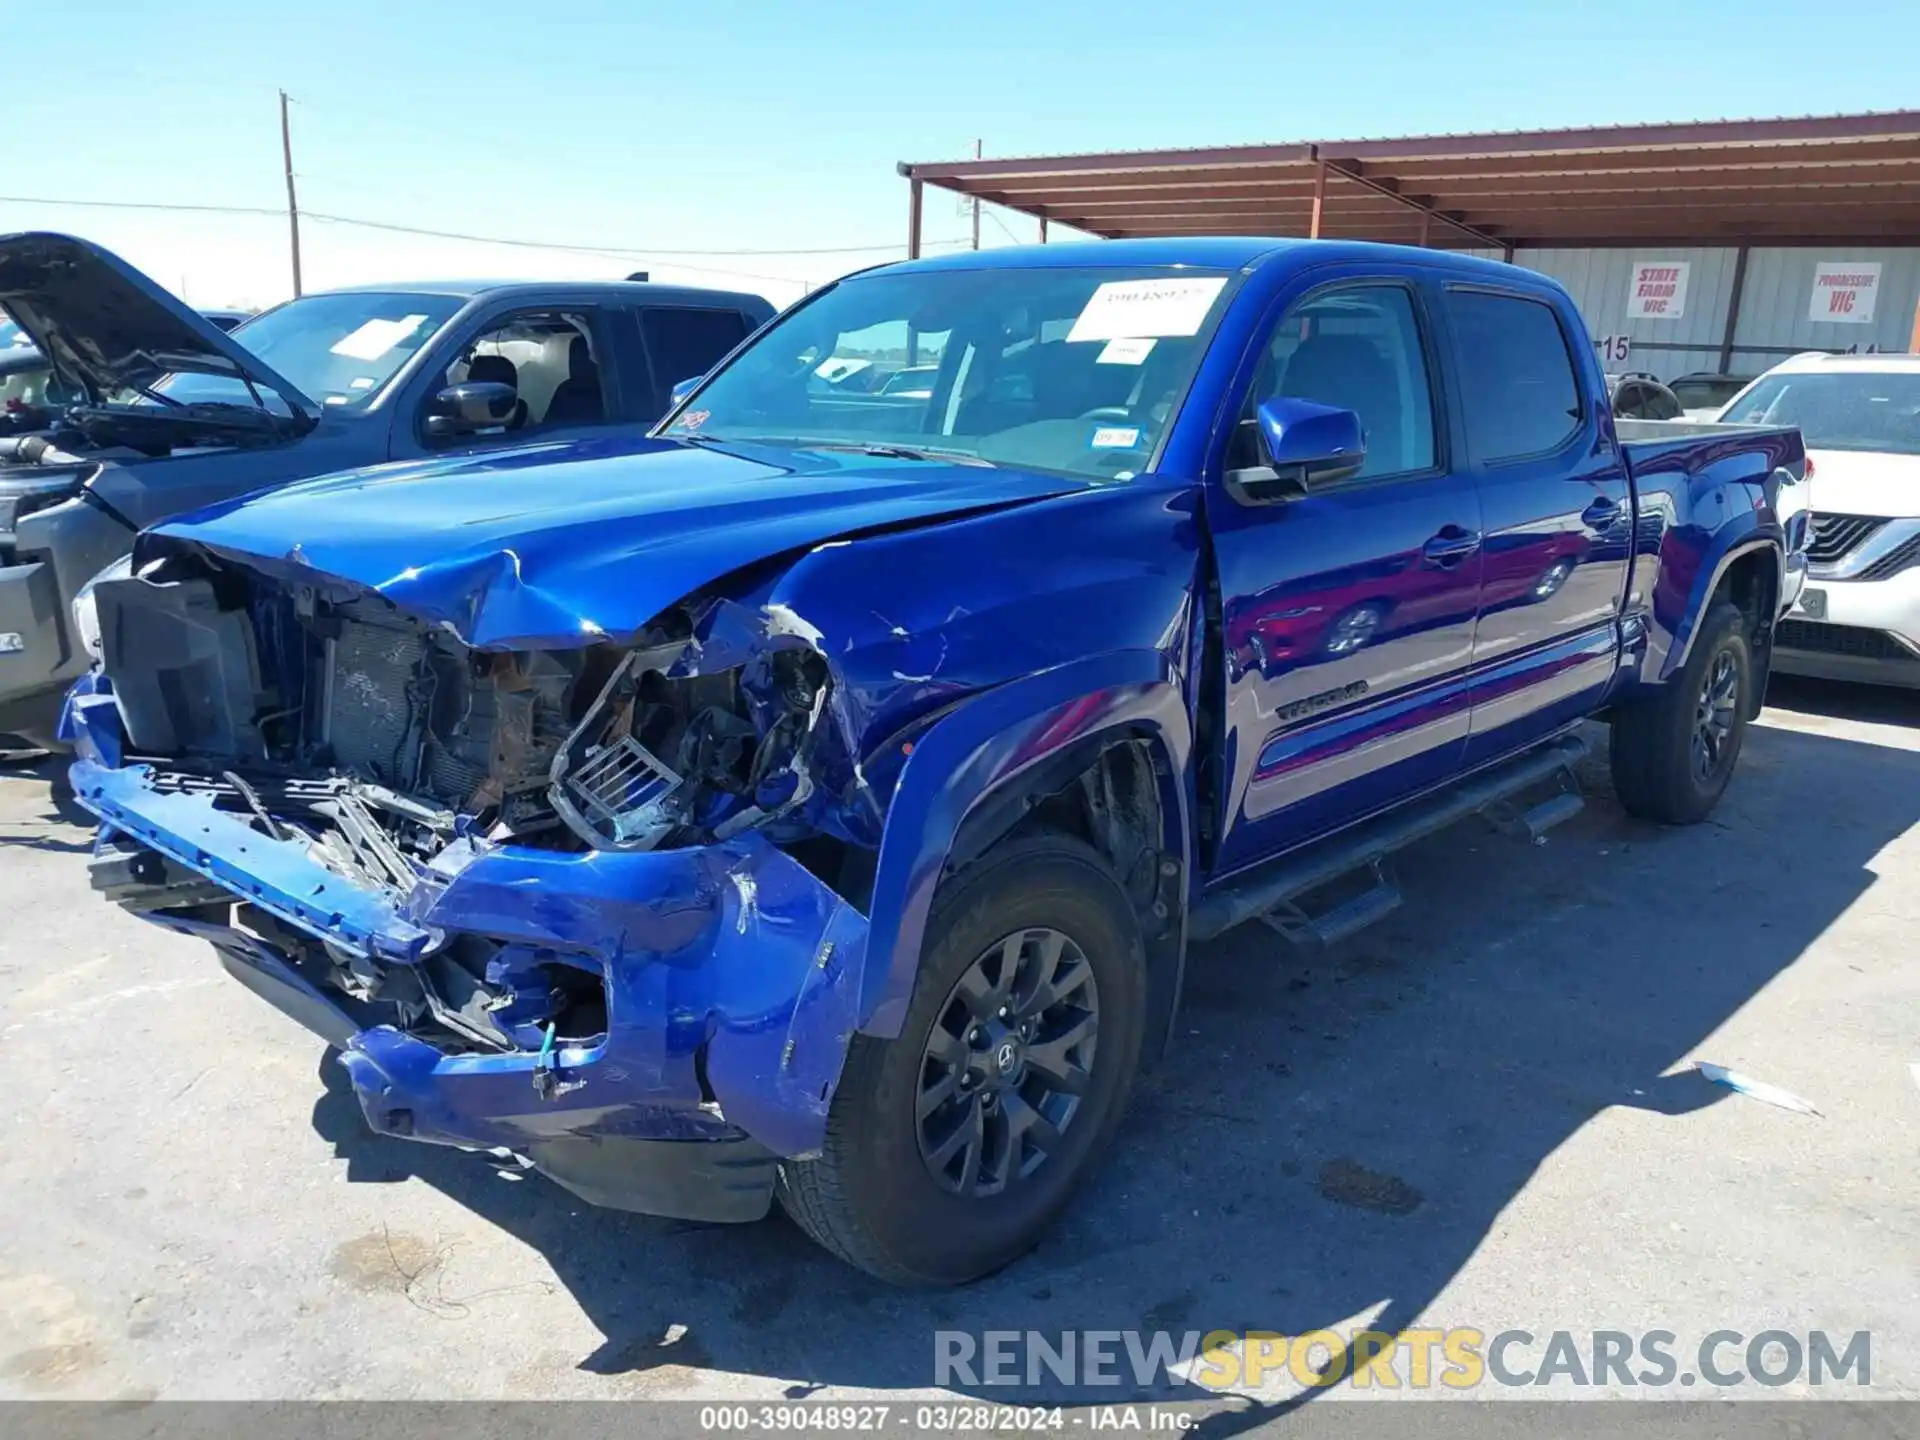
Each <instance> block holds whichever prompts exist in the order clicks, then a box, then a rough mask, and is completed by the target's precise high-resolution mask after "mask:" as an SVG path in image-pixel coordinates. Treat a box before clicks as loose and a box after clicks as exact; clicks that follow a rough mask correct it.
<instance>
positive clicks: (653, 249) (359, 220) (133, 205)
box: [0, 195, 965, 279]
mask: <svg viewBox="0 0 1920 1440" xmlns="http://www.w3.org/2000/svg"><path fill="white" fill-rule="evenodd" d="M0 204H7V205H71V206H78V207H81V208H83V209H93V210H161V211H177V212H182V213H188V214H204V215H271V216H273V217H274V218H275V219H279V218H281V217H283V216H284V215H285V214H286V212H285V211H284V210H275V209H270V208H268V207H266V206H262V205H190V204H185V203H179V202H171V203H161V202H159V201H141V200H66V199H56V198H53V197H49V196H44V195H0ZM301 214H302V215H303V216H304V217H305V218H306V219H308V220H324V221H326V222H327V223H329V224H332V225H351V226H355V227H358V228H360V229H363V230H384V231H388V232H390V233H393V234H397V235H422V236H426V237H429V238H431V239H435V240H463V241H467V242H468V243H471V244H477V245H508V246H512V247H514V248H516V249H522V250H562V251H571V252H573V253H575V254H580V255H611V256H623V257H634V256H638V257H642V258H645V257H649V256H656V255H700V256H704V257H706V258H708V259H730V258H733V257H736V256H737V257H739V258H742V259H751V258H754V257H756V256H757V257H760V258H763V259H777V258H779V257H781V256H786V255H802V256H805V255H879V254H885V253H887V252H890V251H894V250H901V249H904V248H905V247H904V246H902V245H899V244H897V243H896V244H890V245H829V246H822V247H818V248H814V249H792V250H709V249H698V248H695V249H675V248H672V247H667V246H659V245H650V246H645V247H641V246H629V245H579V244H572V243H569V242H566V241H555V240H522V239H516V238H511V237H508V236H503V235H474V234H471V233H467V232H464V231H458V230H435V229H431V228H429V227H427V226H423V225H400V224H396V223H394V222H392V221H387V220H368V219H365V218H364V217H361V216H357V215H333V214H328V213H325V212H323V211H319V210H303V211H302V212H301ZM924 243H926V244H928V245H961V244H964V243H965V241H963V240H961V239H958V238H954V239H946V240H929V241H926V242H924ZM679 268H681V269H686V270H691V269H695V268H697V267H695V266H691V265H683V266H680V267H679ZM763 278H774V279H778V278H781V277H778V276H774V277H763Z"/></svg>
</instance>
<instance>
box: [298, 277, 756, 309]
mask: <svg viewBox="0 0 1920 1440" xmlns="http://www.w3.org/2000/svg"><path fill="white" fill-rule="evenodd" d="M583 290H584V291H594V292H606V293H608V294H610V295H616V296H619V295H624V296H627V297H629V298H631V299H634V300H648V301H651V302H653V303H654V304H659V303H660V302H662V301H675V300H678V301H685V302H687V303H693V304H703V305H711V304H712V303H713V302H715V301H716V300H730V301H741V300H750V301H753V302H754V303H755V304H756V305H766V304H767V303H768V302H767V300H766V298H765V297H764V296H760V295H755V294H752V293H751V292H749V291H745V290H711V289H707V288H705V287H703V286H698V285H662V284H659V283H658V282H656V281H651V280H647V281H640V280H396V281H392V282H390V283H387V284H381V285H342V286H339V287H338V288H337V289H333V290H327V291H309V292H308V294H309V295H310V296H311V295H315V294H327V295H446V296H451V297H453V298H455V299H459V300H477V299H479V298H480V297H481V296H483V295H485V296H488V297H498V296H505V297H506V298H508V299H525V300H540V299H543V298H545V297H547V296H551V295H556V294H560V293H563V292H564V293H568V294H578V293H579V292H581V291H583Z"/></svg>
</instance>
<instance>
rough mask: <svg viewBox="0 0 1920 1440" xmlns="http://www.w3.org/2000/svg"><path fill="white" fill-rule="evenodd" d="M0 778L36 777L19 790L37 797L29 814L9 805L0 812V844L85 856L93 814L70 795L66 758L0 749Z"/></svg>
mask: <svg viewBox="0 0 1920 1440" xmlns="http://www.w3.org/2000/svg"><path fill="white" fill-rule="evenodd" d="M0 780H38V781H40V782H41V785H42V786H44V787H45V788H44V789H43V788H41V786H34V787H32V788H31V789H30V790H28V791H25V792H23V793H30V794H32V795H34V796H35V797H36V799H37V803H36V807H35V810H34V812H33V813H23V812H20V811H17V810H14V809H12V808H9V809H7V810H6V811H4V812H0V846H7V845H22V846H25V847H26V848H27V849H29V850H48V851H53V852H56V853H59V854H67V855H85V854H88V853H89V852H91V851H92V849H93V831H92V829H91V827H92V825H93V817H92V816H91V815H89V814H88V813H87V812H86V811H85V810H84V809H83V808H82V807H81V805H80V802H79V801H77V800H75V799H74V798H73V787H72V786H71V785H69V784H68V783H67V757H66V756H64V755H48V754H46V753H44V752H43V751H38V750H29V751H4V750H0Z"/></svg>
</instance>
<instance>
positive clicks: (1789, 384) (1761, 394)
mask: <svg viewBox="0 0 1920 1440" xmlns="http://www.w3.org/2000/svg"><path fill="white" fill-rule="evenodd" d="M1720 418H1721V419H1722V420H1726V421H1732V422H1734V423H1736V424H1742V425H1797V426H1799V427H1800V434H1801V435H1802V436H1803V437H1804V438H1805V440H1806V442H1807V448H1808V449H1809V450H1868V451H1874V452H1878V453H1881V454H1891V455H1920V370H1907V371H1896V370H1848V371H1827V372H1825V373H1821V372H1818V371H1810V370H1802V371H1786V372H1782V373H1776V374H1773V375H1768V376H1764V377H1763V378H1762V379H1761V380H1760V381H1759V382H1758V383H1757V384H1755V385H1754V387H1753V389H1751V390H1749V391H1748V392H1747V393H1746V395H1744V396H1743V397H1742V398H1741V399H1740V400H1739V401H1738V402H1737V403H1735V404H1733V405H1731V406H1729V407H1728V408H1727V409H1726V410H1725V411H1724V412H1723V413H1722V414H1721V416H1720Z"/></svg>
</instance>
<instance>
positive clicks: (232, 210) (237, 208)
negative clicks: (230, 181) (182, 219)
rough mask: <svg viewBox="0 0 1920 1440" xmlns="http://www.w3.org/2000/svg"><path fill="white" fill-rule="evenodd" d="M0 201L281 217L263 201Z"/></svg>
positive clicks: (0, 199) (5, 201) (3, 201)
mask: <svg viewBox="0 0 1920 1440" xmlns="http://www.w3.org/2000/svg"><path fill="white" fill-rule="evenodd" d="M0 205H73V206H78V207H79V208H81V209H84V210H173V211H182V212H185V213H188V214H194V215H271V216H273V217H274V219H276V220H278V219H280V218H282V217H283V216H284V215H285V214H286V213H287V212H286V211H285V210H271V209H268V208H267V207H266V206H264V205H185V204H177V203H174V204H161V203H159V202H158V201H147V200H50V199H48V198H47V197H45V196H44V195H0Z"/></svg>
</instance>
